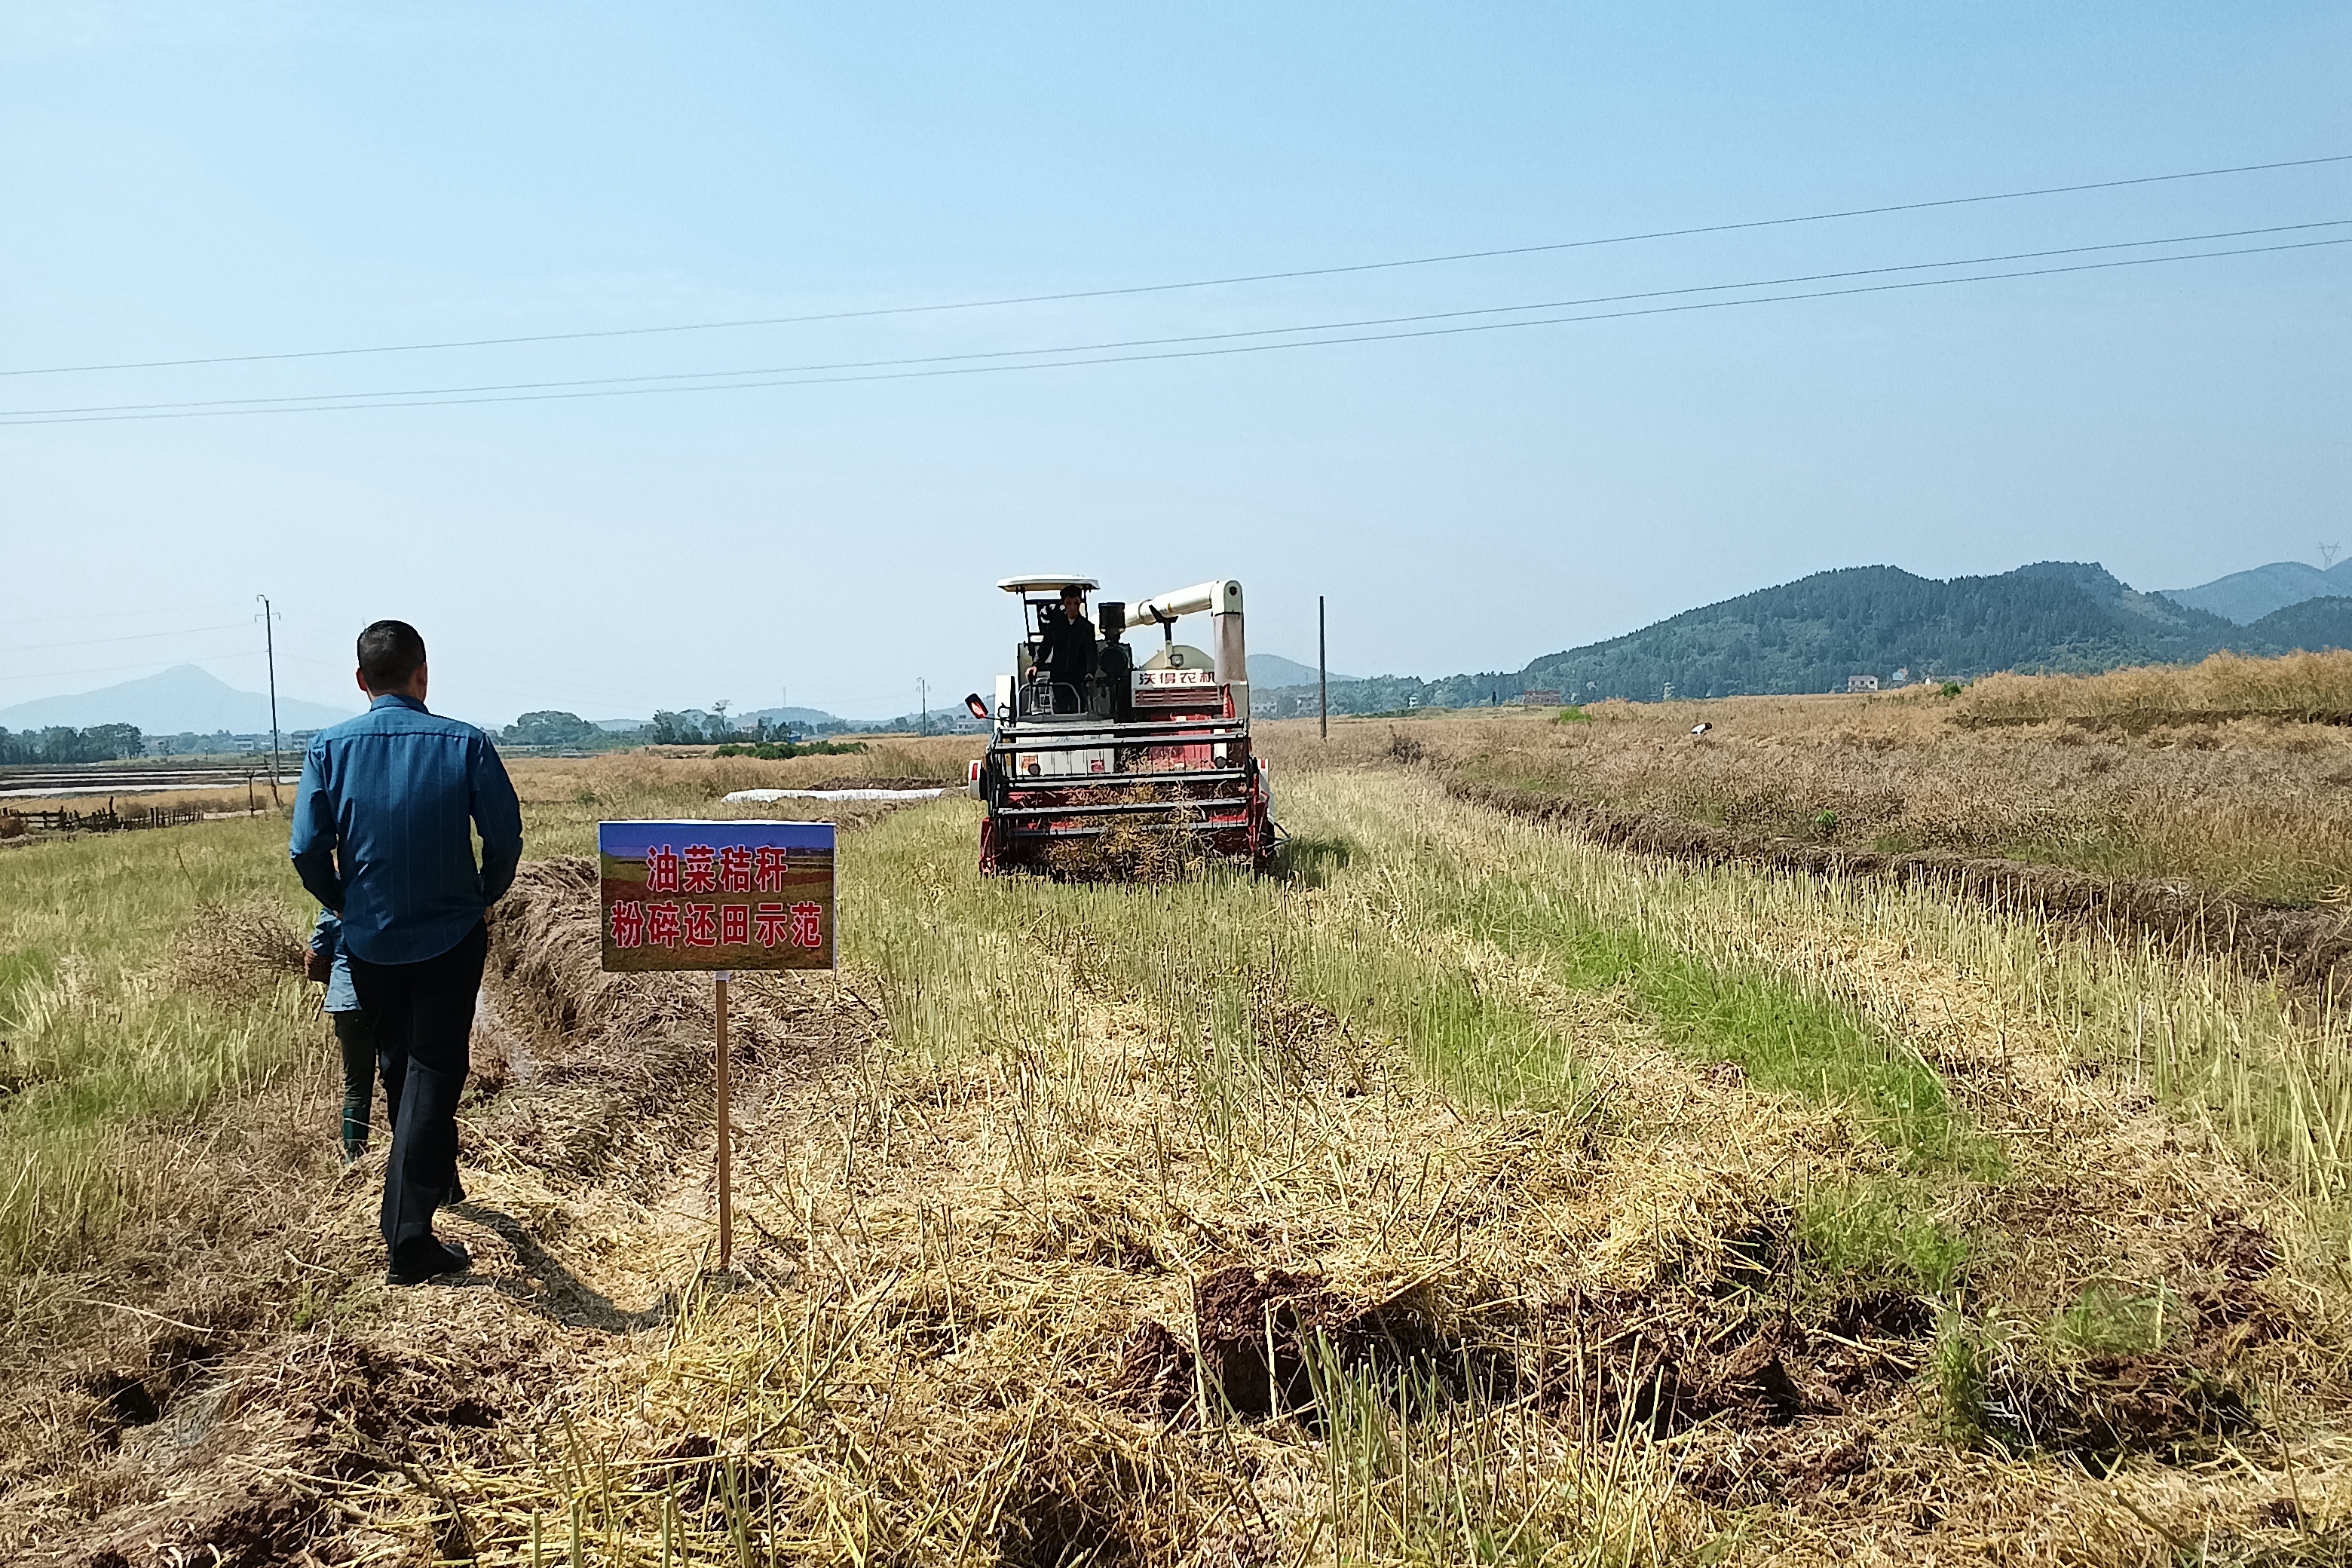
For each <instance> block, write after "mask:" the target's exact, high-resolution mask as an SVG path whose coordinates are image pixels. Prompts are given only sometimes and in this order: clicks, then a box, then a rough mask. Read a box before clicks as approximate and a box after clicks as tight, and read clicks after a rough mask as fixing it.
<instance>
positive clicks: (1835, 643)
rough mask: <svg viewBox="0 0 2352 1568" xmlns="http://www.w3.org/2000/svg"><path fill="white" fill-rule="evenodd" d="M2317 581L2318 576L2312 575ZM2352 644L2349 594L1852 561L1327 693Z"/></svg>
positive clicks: (1440, 692)
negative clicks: (2213, 588) (1567, 644)
mask: <svg viewBox="0 0 2352 1568" xmlns="http://www.w3.org/2000/svg"><path fill="white" fill-rule="evenodd" d="M2315 575H2316V574H2315ZM2328 647H2352V594H2333V595H2324V596H2319V597H2313V598H2306V599H2304V600H2302V601H2301V602H2298V603H2296V604H2294V605H2287V606H2285V607H2284V608H2281V609H2276V610H2273V611H2271V612H2269V613H2268V614H2266V615H2263V616H2260V617H2259V618H2256V619H2255V620H2253V621H2252V623H2251V624H2249V625H2246V626H2238V625H2234V624H2232V623H2231V621H2229V620H2227V619H2225V618H2224V617H2222V616H2218V615H2213V614H2210V613H2209V612H2207V611H2205V610H2202V609H2200V608H2197V607H2195V606H2193V605H2184V604H2181V603H2180V602H2179V599H2178V598H2177V596H2173V595H2161V594H2143V593H2140V592H2138V591H2137V590H2136V589H2134V588H2131V587H2129V586H2128V585H2126V584H2124V583H2122V582H2119V581H2117V580H2116V577H2115V576H2114V575H2113V574H2111V573H2109V572H2108V571H2107V570H2106V569H2105V567H2103V566H2097V565H2093V564H2088V563H2083V562H2074V561H2044V562H2040V563H2036V564H2034V565H2031V566H2021V567H2019V568H2018V569H2017V570H2016V571H2014V572H2004V573H2002V574H1999V575H1998V576H1990V577H1955V578H1952V579H1951V580H1950V581H1948V582H1944V581H1938V580H1937V579H1935V578H1932V577H1917V576H1914V575H1912V574H1910V573H1908V572H1904V571H1899V570H1897V569H1896V568H1895V567H1892V566H1854V567H1847V568H1844V569H1843V570H1840V571H1835V572H1822V573H1819V574H1815V575H1813V576H1811V577H1806V578H1802V579H1800V580H1799V581H1797V582H1794V583H1784V584H1780V586H1778V587H1773V588H1762V589H1759V590H1758V591H1757V592H1755V593H1752V594H1743V595H1739V596H1738V598H1734V599H1726V600H1724V601H1723V602H1722V603H1720V604H1715V605H1704V606H1702V607H1700V608H1698V609H1696V610H1685V611H1684V612H1683V613H1682V614H1681V615H1678V616H1669V617H1668V618H1667V619H1665V620H1663V621H1659V622H1657V623H1655V624H1654V625H1652V626H1644V627H1643V628H1642V629H1641V630H1639V631H1636V632H1629V633H1627V634H1626V635H1625V636H1623V637H1611V638H1610V639H1608V640H1607V641H1605V642H1597V643H1592V644H1589V645H1587V646H1586V647H1578V648H1570V649H1568V650H1566V651H1564V652H1561V653H1554V654H1546V655H1544V656H1543V657H1542V658H1537V659H1535V660H1533V661H1532V662H1530V663H1529V664H1528V666H1527V668H1524V669H1521V670H1517V671H1510V672H1505V671H1490V672H1488V673H1485V674H1479V675H1454V676H1448V677H1445V678H1444V679H1438V680H1423V679H1419V678H1418V677H1412V676H1374V677H1372V678H1371V679H1367V680H1359V681H1351V682H1349V684H1348V685H1347V686H1345V687H1344V688H1343V687H1339V686H1335V687H1333V688H1332V690H1331V707H1332V710H1333V711H1335V712H1343V713H1382V712H1390V711H1394V710H1410V709H1412V708H1416V707H1423V708H1472V707H1484V706H1486V705H1487V704H1489V703H1510V702H1515V701H1517V700H1518V699H1519V695H1520V693H1522V692H1528V691H1544V692H1550V693H1556V694H1557V695H1556V696H1555V697H1553V698H1551V699H1549V700H1559V701H1568V702H1586V701H1593V700H1599V699H1601V698H1606V697H1626V698H1632V699H1634V700H1644V701H1655V700H1657V699H1659V698H1660V697H1662V696H1664V695H1665V694H1666V691H1667V689H1668V688H1669V687H1671V688H1672V689H1673V693H1674V695H1675V696H1676V697H1730V696H1736V695H1742V694H1749V693H1782V692H1804V691H1836V690H1843V689H1844V688H1845V684H1846V680H1847V679H1848V678H1849V677H1851V676H1855V675H1872V676H1876V677H1878V678H1879V679H1882V680H1883V679H1887V678H1889V677H1891V676H1892V675H1894V674H1895V672H1896V671H1897V670H1906V671H1907V672H1908V674H1909V677H1910V679H1913V680H1923V679H1968V678H1970V677H1973V676H1979V675H1985V674H1990V673H1992V672H1994V671H1996V670H2011V669H2013V670H2021V671H2027V672H2036V671H2042V672H2060V673H2088V672H2091V671H2096V670H2103V669H2113V668H2116V667H2118V666H2121V665H2128V664H2166V663H2176V662H2179V661H2182V660H2188V659H2198V658H2204V657H2205V656H2206V655H2208V654H2211V653H2217V652H2220V651H2221V650H2223V649H2229V650H2231V651H2234V652H2238V653H2245V654H2278V653H2289V652H2294V651H2295V650H2298V649H2305V648H2312V649H2316V648H2328ZM1251 699H1252V705H1253V707H1254V708H1255V709H1256V710H1257V711H1259V712H1260V713H1264V714H1273V715H1278V716H1279V715H1288V714H1293V713H1310V712H1313V711H1314V710H1315V706H1314V704H1315V693H1314V690H1313V689H1312V688H1311V687H1305V686H1302V687H1297V688H1289V689H1253V690H1252V693H1251Z"/></svg>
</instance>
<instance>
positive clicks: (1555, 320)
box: [0, 237, 2352, 426]
mask: <svg viewBox="0 0 2352 1568" xmlns="http://www.w3.org/2000/svg"><path fill="white" fill-rule="evenodd" d="M2346 244H2352V237H2338V238H2334V239H2313V240H2301V241H2297V242H2294V243H2292V244H2286V245H2263V246H2245V247H2239V248H2236V249H2232V250H2209V251H2195V252H2190V253H2187V254H2184V255H2179V256H2140V257H2129V258H2124V259H2121V260H2116V261H2090V262H2078V263H2075V264H2074V265H2072V266H2067V267H2037V268H2022V269H2021V270H2018V271H2013V272H1984V273H1975V274H1971V275H1969V276H1968V277H1962V278H1922V279H1910V280H1907V281H1905V282H1900V283H1872V284H1863V285H1858V286H1855V287H1852V288H1845V289H1809V290H1804V291H1801V292H1798V293H1790V294H1758V295H1749V296H1748V297H1746V298H1742V299H1737V300H1696V301H1690V302H1686V303H1682V304H1675V305H1650V306H1643V307H1641V308H1638V309H1634V310H1601V311H1594V312H1591V313H1589V314H1585V315H1574V316H1538V317H1533V318H1530V319H1527V320H1521V321H1476V322H1468V323H1461V324H1456V325H1452V326H1442V327H1421V328H1416V329H1413V330H1411V331H1384V332H1358V333H1355V334H1353V335H1351V336H1344V337H1320V338H1305V339H1297V340H1294V341H1291V342H1256V343H1230V342H1224V343H1220V344H1218V346H1213V347H1189V348H1168V349H1163V350H1160V351H1159V352H1154V353H1102V354H1094V355H1093V356H1092V357H1087V358H1075V359H1072V358H1064V359H1050V360H1032V361H1031V362H1030V363H1020V364H1003V363H992V364H969V363H959V364H940V363H935V362H929V361H918V362H913V363H914V365H915V366H916V368H902V369H879V370H868V371H858V372H856V373H854V374H799V373H798V371H796V370H795V371H792V372H789V373H786V372H782V371H780V372H779V373H778V374H776V375H775V378H774V379H770V380H758V381H726V382H719V383H703V384H695V385H674V384H672V385H655V386H646V385H624V386H610V385H607V386H603V387H601V388H598V389H593V390H585V391H534V392H502V393H493V394H488V395H458V396H443V395H399V394H394V395H388V396H386V397H385V398H384V400H383V401H379V402H311V403H298V404H284V405H278V406H270V407H249V406H236V407H217V406H212V405H199V406H194V407H187V408H182V409H178V410H176V411H163V412H127V413H100V412H90V413H66V412H53V411H44V410H38V409H32V410H23V411H18V412H16V413H14V414H6V413H0V426H18V425H85V424H112V423H120V422H123V421H131V420H152V419H219V418H227V417H234V416H240V415H259V414H325V413H339V412H344V411H349V410H369V409H380V408H442V407H455V406H462V405H472V404H488V403H546V402H568V401H575V400H578V399H582V398H602V397H644V396H652V395H658V394H662V393H677V392H741V391H751V390H756V389H760V388H764V387H776V386H823V385H837V384H849V383H855V382H868V381H912V380H924V379H930V378H935V377H940V376H950V375H982V374H995V373H1002V372H1005V371H1024V370H1068V369H1076V368H1080V367H1084V366H1089V365H1099V364H1134V363H1148V362H1151V361H1157V360H1178V359H1207V358H1215V357H1221V356H1224V355H1230V354H1245V353H1274V352H1276V351H1279V350H1285V349H1313V348H1331V347H1337V346H1340V345H1344V344H1351V343H1373V342H1402V341H1406V340H1410V339H1414V338H1437V337H1458V336H1462V335H1465V334H1467V333H1471V332H1493V331H1512V330H1515V329H1519V328H1526V327H1549V326H1564V325H1571V324H1575V323H1578V322H1586V321H1624V320H1629V319H1632V318H1634V317H1641V316H1663V315H1676V314H1682V313H1685V312H1689V311H1695V310H1729V309H1733V308H1735V307H1738V306H1746V305H1777V304H1787V303H1790V302H1792V301H1797V300H1832V299H1844V298H1849V297H1853V296H1858V295H1865V294H1886V293H1895V292H1900V291H1903V290H1907V289H1935V288H1944V287H1949V286H1952V285H1956V284H1964V283H1998V282H2007V281H2011V280H2014V279H2025V278H2051V277H2058V276H2062V275H2064V274H2068V273H2076V272H2104V271H2112V270H2115V269H2117V268H2126V267H2154V266H2161V265H2164V264H2166V263H2168V262H2179V261H2213V260H2221V259H2225V258H2231V257H2240V256H2267V255H2273V254H2275V253H2278V252H2282V251H2291V250H2315V249H2322V248H2325V247H2331V246H2337V245H2346ZM1922 265H1929V264H1922ZM1749 286H1750V287H1755V286H1757V285H1749ZM1723 287H1738V285H1724V286H1723ZM1533 308H1540V307H1516V309H1533ZM1266 330H1267V331H1284V330H1286V329H1279V328H1275V329H1266ZM1287 330H1288V331H1315V330H1323V329H1303V328H1293V329H1287ZM1232 335H1233V334H1228V333H1203V334H1201V335H1199V336H1198V337H1195V338H1190V339H1181V338H1180V339H1171V340H1165V341H1166V342H1171V343H1185V342H1191V343H1208V342H1213V341H1215V340H1219V339H1223V338H1226V337H1229V336H1232ZM1008 352H1014V353H1027V354H1046V353H1087V352H1088V351H1087V350H1085V349H1083V348H1071V349H1058V350H1057V349H1031V350H1023V351H1008ZM942 357H944V358H951V359H953V358H964V357H968V356H954V355H950V356H942ZM810 368H822V367H810ZM708 374H739V375H763V374H769V373H766V372H758V371H745V372H734V373H708ZM344 396H358V395H357V394H345V395H344Z"/></svg>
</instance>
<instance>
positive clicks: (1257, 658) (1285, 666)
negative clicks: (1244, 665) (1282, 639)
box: [1248, 653, 1356, 686]
mask: <svg viewBox="0 0 2352 1568" xmlns="http://www.w3.org/2000/svg"><path fill="white" fill-rule="evenodd" d="M1248 663H1249V682H1250V684H1251V685H1252V686H1312V685H1314V684H1315V683H1316V681H1317V680H1318V679H1321V678H1320V677H1319V676H1318V674H1317V673H1316V669H1315V667H1314V666H1313V665H1311V664H1300V663H1299V662H1298V661H1297V660H1296V659H1289V658H1283V657H1282V656H1281V655H1280V654H1278V653H1254V654H1251V655H1250V656H1249V660H1248ZM1353 679H1356V678H1355V677H1354V676H1352V675H1342V674H1340V673H1339V671H1338V670H1336V669H1335V670H1333V671H1332V672H1331V680H1332V683H1333V684H1334V685H1337V684H1338V683H1339V682H1340V681H1342V680H1353Z"/></svg>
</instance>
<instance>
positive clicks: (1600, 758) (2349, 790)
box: [1276, 653, 2352, 906]
mask: <svg viewBox="0 0 2352 1568" xmlns="http://www.w3.org/2000/svg"><path fill="white" fill-rule="evenodd" d="M1580 711H1581V713H1582V715H1583V718H1582V719H1581V721H1578V720H1574V719H1571V720H1570V721H1568V722H1559V721H1555V720H1554V719H1553V717H1552V713H1551V711H1550V710H1542V711H1530V712H1518V711H1513V710H1506V711H1505V712H1503V713H1501V714H1496V715H1494V716H1492V717H1480V716H1476V715H1475V714H1465V715H1456V716H1434V717H1432V718H1428V719H1418V718H1416V719H1412V720H1349V721H1342V722H1340V723H1339V724H1338V725H1335V727H1334V730H1333V735H1332V741H1331V746H1332V748H1333V749H1334V750H1335V751H1337V752H1339V753H1341V754H1345V755H1349V756H1352V757H1355V758H1358V759H1360V760H1365V761H1374V760H1403V761H1421V762H1426V763H1430V764H1433V765H1435V766H1437V767H1439V768H1440V769H1442V770H1444V772H1446V773H1448V774H1449V775H1451V776H1454V777H1457V778H1461V779H1465V780H1475V781H1478V782H1483V783H1486V784H1498V785H1503V786H1507V787H1510V788H1516V789H1522V790H1527V791H1531V792H1536V793H1538V794H1543V795H1553V796H1559V797H1565V798H1568V799H1570V800H1574V801H1578V802H1581V803H1589V804H1595V805H1606V806H1610V807H1613V808H1616V809H1619V810H1622V811H1626V812H1632V813H1637V814H1645V815H1654V816H1662V817H1668V818H1674V819H1678V820H1683V821H1688V822H1693V823H1697V824H1701V825H1705V826H1712V827H1717V828H1721V829H1724V830H1726V831H1727V832H1728V833H1731V834H1734V835H1738V836H1743V837H1749V838H1754V839H1782V840H1793V841H1799V842H1805V843H1815V844H1823V845H1828V846H1831V847H1839V848H1844V849H1858V850H1875V851H1879V852H1884V853H1899V852H1904V851H1919V850H1932V851H1948V852H1954V853H1959V854H1965V855H1971V856H1994V857H2002V858H2013V859H2017V860H2021V861H2028V862H2032V863H2037V864H2043V865H2051V866H2058V867H2065V868H2074V869H2078V870H2082V871H2086V872H2091V873H2095V874H2101V875H2108V876H2116V877H2125V878H2132V879H2160V880H2167V881H2174V882H2179V883H2185V884H2188V885H2190V886H2193V887H2195V888H2197V889H2200V890H2202V891H2205V892H2209V893H2214V894H2219V895H2225V896H2231V897H2236V898H2240V899H2243V900H2251V901H2253V902H2257V903H2263V904H2271V905H2284V906H2310V905H2320V904H2330V903H2339V902H2342V901H2344V900H2346V899H2347V898H2352V727H2347V720H2352V653H2341V654H2305V655H2296V656H2293V657H2291V658H2283V659H2243V658H2234V657H2231V656H2226V655H2225V656H2221V657H2218V658H2214V659H2210V660H2208V661H2207V662H2206V663H2205V664H2203V665H2200V666H2196V667H2194V668H2189V669H2187V670H2161V671H2147V670H2125V671H2118V672H2116V674H2114V675H2109V676H2102V677H2098V678H2095V679H2080V678H2065V677H2045V678H2021V677H2015V676H2003V677H1999V678H1996V679H1990V680H1986V681H1980V682H1979V683H1978V684H1976V685H1975V686H1972V687H1970V688H1969V689H1967V690H1966V691H1964V692H1963V693H1961V694H1960V695H1959V696H1958V697H1946V696H1944V695H1942V694H1941V692H1940V691H1937V690H1936V689H1922V688H1914V689H1909V690H1906V691H1903V692H1899V693H1888V694H1885V695H1882V696H1872V697H1791V698H1733V699H1727V700H1717V701H1702V702H1672V703H1643V704H1636V703H1628V702H1603V703H1598V704H1595V705H1594V706H1592V707H1591V708H1590V709H1586V710H1580ZM1700 724H1706V725H1707V726H1709V728H1708V730H1707V731H1706V733H1704V734H1693V733H1692V732H1691V731H1693V729H1694V728H1695V727H1696V726H1697V725H1700ZM1276 729H1277V730H1278V731H1284V732H1286V733H1285V735H1284V736H1283V740H1284V741H1285V742H1287V743H1288V744H1291V745H1296V744H1297V741H1295V740H1290V739H1289V737H1290V736H1295V735H1297V734H1299V733H1301V732H1302V731H1303V732H1304V733H1305V734H1307V735H1309V736H1311V735H1312V733H1313V727H1312V726H1311V725H1299V724H1296V723H1286V724H1284V725H1280V726H1277V727H1276Z"/></svg>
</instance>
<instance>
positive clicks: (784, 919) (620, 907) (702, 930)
mask: <svg viewBox="0 0 2352 1568" xmlns="http://www.w3.org/2000/svg"><path fill="white" fill-rule="evenodd" d="M596 858H597V860H598V862H599V868H600V871H601V875H600V877H599V881H600V883H601V885H602V887H603V889H604V967H605V968H606V969H608V970H619V971H623V972H625V973H635V972H638V971H643V970H655V969H709V970H719V971H721V972H724V971H728V970H735V969H831V968H832V967H833V966H834V950H833V938H834V931H833V910H834V898H833V893H834V881H833V824H832V823H830V822H600V823H598V824H597V825H596Z"/></svg>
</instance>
